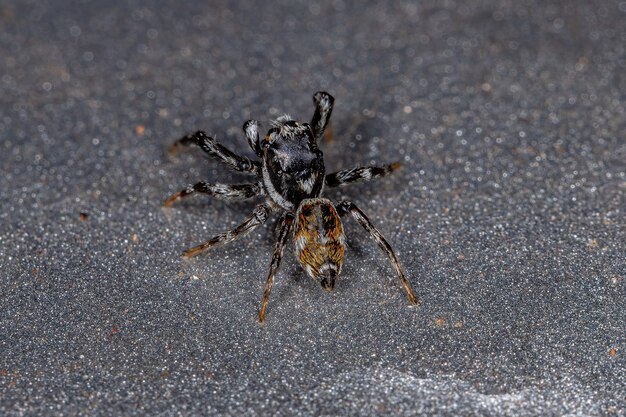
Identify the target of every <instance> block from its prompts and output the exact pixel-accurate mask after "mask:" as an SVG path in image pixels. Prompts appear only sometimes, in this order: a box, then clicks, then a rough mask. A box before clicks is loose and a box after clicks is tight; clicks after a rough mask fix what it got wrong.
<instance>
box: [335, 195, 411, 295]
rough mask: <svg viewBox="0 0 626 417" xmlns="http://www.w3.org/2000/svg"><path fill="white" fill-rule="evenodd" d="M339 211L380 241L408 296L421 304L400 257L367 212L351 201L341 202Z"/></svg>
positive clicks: (377, 241) (380, 245) (381, 247)
mask: <svg viewBox="0 0 626 417" xmlns="http://www.w3.org/2000/svg"><path fill="white" fill-rule="evenodd" d="M337 212H338V213H339V215H341V216H343V215H344V214H346V213H350V214H351V215H352V217H353V218H354V219H355V220H356V221H357V222H359V224H360V225H361V226H363V228H364V229H365V230H367V231H368V232H369V234H370V235H371V236H372V238H374V240H375V241H376V243H378V246H379V247H380V249H381V250H382V251H383V252H385V253H386V254H387V256H388V257H389V260H390V261H391V266H393V269H395V271H396V273H397V274H398V278H400V284H401V285H402V288H403V289H404V292H405V293H406V296H407V298H408V299H409V302H410V303H411V304H413V305H419V303H420V301H419V300H418V298H417V297H416V296H415V293H414V292H413V289H412V288H411V283H410V282H409V280H408V279H407V278H406V276H405V275H404V271H402V267H401V266H400V261H399V260H398V257H397V256H396V254H395V253H394V251H393V249H392V248H391V245H389V243H388V242H387V240H386V239H385V238H384V237H383V235H382V234H381V233H380V232H379V231H378V229H376V227H374V225H373V224H372V222H371V221H370V219H368V217H367V216H366V215H365V213H363V212H362V211H361V209H359V208H358V207H357V206H356V205H355V204H354V203H352V202H350V201H343V202H341V203H340V204H339V205H338V206H337Z"/></svg>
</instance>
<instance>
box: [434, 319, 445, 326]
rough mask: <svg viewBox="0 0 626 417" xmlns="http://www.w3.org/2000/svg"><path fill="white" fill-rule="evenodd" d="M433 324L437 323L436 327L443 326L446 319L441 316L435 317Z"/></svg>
mask: <svg viewBox="0 0 626 417" xmlns="http://www.w3.org/2000/svg"><path fill="white" fill-rule="evenodd" d="M435 325H437V327H443V326H445V325H446V319H445V318H443V317H437V318H436V319H435Z"/></svg>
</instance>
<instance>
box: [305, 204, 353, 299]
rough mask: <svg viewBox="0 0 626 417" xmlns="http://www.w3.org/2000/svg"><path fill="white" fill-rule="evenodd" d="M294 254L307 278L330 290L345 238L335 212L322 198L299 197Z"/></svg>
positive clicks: (342, 251)
mask: <svg viewBox="0 0 626 417" xmlns="http://www.w3.org/2000/svg"><path fill="white" fill-rule="evenodd" d="M295 222H296V223H295V228H294V240H295V250H296V257H297V258H298V260H299V261H300V265H302V268H304V270H305V271H306V272H307V274H309V276H310V277H311V278H313V279H314V280H316V281H318V282H319V283H320V284H321V285H322V287H323V288H324V289H326V290H329V291H330V290H332V289H333V287H334V286H335V279H336V277H337V276H338V275H339V273H340V272H341V265H342V264H343V255H344V252H345V245H346V238H345V235H344V233H343V226H342V225H341V220H340V219H339V214H337V211H336V210H335V207H334V206H333V205H332V203H331V202H330V201H329V200H327V199H325V198H312V199H308V200H303V201H302V203H301V204H300V207H299V209H298V212H297V213H296V219H295Z"/></svg>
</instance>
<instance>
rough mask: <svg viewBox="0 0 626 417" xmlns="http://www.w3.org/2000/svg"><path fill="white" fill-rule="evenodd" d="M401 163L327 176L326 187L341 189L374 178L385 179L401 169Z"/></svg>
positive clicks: (359, 168) (343, 171) (357, 168)
mask: <svg viewBox="0 0 626 417" xmlns="http://www.w3.org/2000/svg"><path fill="white" fill-rule="evenodd" d="M400 166H401V164H400V163H399V162H394V163H393V164H389V165H383V166H380V167H377V166H369V167H356V168H350V169H343V170H341V171H337V172H333V173H332V174H327V175H326V177H325V179H324V180H325V182H326V186H328V187H339V186H342V185H348V184H353V183H355V182H362V181H369V180H371V179H373V178H379V177H384V176H387V175H389V174H391V173H392V172H394V171H396V170H397V169H398V168H400Z"/></svg>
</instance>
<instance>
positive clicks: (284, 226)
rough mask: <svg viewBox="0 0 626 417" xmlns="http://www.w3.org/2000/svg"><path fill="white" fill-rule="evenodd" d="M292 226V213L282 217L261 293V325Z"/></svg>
mask: <svg viewBox="0 0 626 417" xmlns="http://www.w3.org/2000/svg"><path fill="white" fill-rule="evenodd" d="M292 225H293V214H292V213H287V214H285V215H284V216H283V217H282V219H281V222H280V232H279V234H278V239H277V240H276V245H275V246H274V253H273V255H272V262H271V263H270V271H269V273H268V274H267V281H266V282H265V291H264V292H263V299H262V300H261V309H260V310H259V322H260V323H263V322H264V321H265V312H266V310H267V302H268V301H269V298H270V293H271V292H272V285H274V277H275V276H276V272H277V271H278V267H279V266H280V261H281V259H282V258H283V252H284V250H285V245H286V244H287V240H288V239H289V235H290V232H291V227H292Z"/></svg>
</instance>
